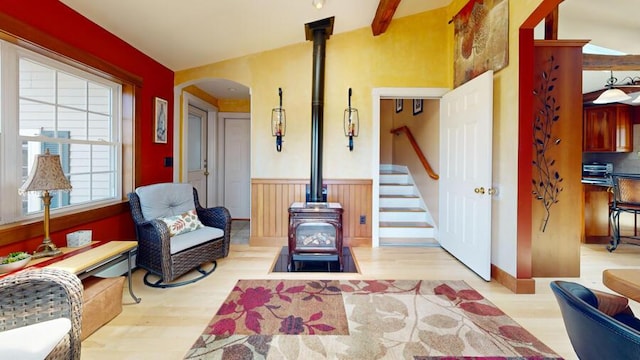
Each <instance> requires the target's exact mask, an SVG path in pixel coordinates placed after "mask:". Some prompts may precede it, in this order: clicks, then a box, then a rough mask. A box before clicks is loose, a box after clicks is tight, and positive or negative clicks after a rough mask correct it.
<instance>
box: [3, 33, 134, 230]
mask: <svg viewBox="0 0 640 360" xmlns="http://www.w3.org/2000/svg"><path fill="white" fill-rule="evenodd" d="M20 58H26V59H29V60H32V61H35V62H38V63H41V64H43V65H46V66H50V67H52V68H55V69H56V70H59V71H63V72H66V73H69V74H71V75H74V76H78V77H81V78H83V79H86V80H89V81H92V82H96V83H100V84H103V85H106V86H109V87H111V88H112V89H113V93H112V104H111V106H112V109H111V113H112V129H111V132H112V134H113V140H112V141H111V142H105V143H100V144H101V145H107V144H112V145H114V157H115V159H114V161H115V176H114V181H115V188H114V189H113V197H112V198H108V199H102V200H97V201H96V200H94V201H88V202H84V203H81V204H74V205H68V206H64V207H63V208H59V209H57V208H56V209H51V214H52V216H57V215H63V214H72V213H77V212H81V211H84V210H88V209H93V208H96V207H99V206H105V205H110V204H116V203H119V202H121V194H122V187H123V184H122V180H123V179H122V171H123V170H122V156H123V145H122V85H121V84H118V83H116V82H113V81H112V80H110V79H106V78H103V77H100V76H97V75H95V74H93V73H89V72H87V71H85V70H83V68H86V66H85V65H82V64H80V63H78V64H77V65H78V66H77V67H76V66H72V65H69V64H67V63H63V62H60V61H57V60H55V59H53V58H50V57H47V56H44V55H41V54H38V53H35V52H33V51H31V50H27V49H25V48H22V47H20V46H17V45H14V44H11V43H8V42H6V41H3V40H0V203H2V206H1V207H0V224H9V223H13V222H17V221H21V220H28V219H32V218H40V217H41V216H42V213H41V212H36V213H32V214H29V215H23V214H22V200H23V199H22V196H21V195H19V194H18V188H19V187H20V186H21V185H22V183H21V181H22V178H21V176H22V174H21V166H20V164H22V141H23V140H25V139H28V140H33V141H42V140H43V139H42V138H40V137H24V136H19V121H18V117H19V61H20ZM12 120H13V121H12ZM65 141H70V142H71V143H81V144H87V143H90V141H85V140H82V141H80V140H65ZM29 162H31V160H29ZM72 191H73V190H72ZM25 196H27V195H25Z"/></svg>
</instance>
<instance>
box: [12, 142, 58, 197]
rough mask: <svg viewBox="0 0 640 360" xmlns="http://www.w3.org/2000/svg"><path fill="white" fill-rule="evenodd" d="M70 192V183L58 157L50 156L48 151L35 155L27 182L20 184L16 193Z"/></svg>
mask: <svg viewBox="0 0 640 360" xmlns="http://www.w3.org/2000/svg"><path fill="white" fill-rule="evenodd" d="M49 190H67V191H69V190H71V183H70V182H69V179H67V177H66V176H64V172H63V171H62V164H61V163H60V155H51V154H50V153H49V150H47V151H46V152H45V153H44V154H40V155H36V160H35V164H34V166H33V168H32V169H31V173H29V177H28V178H27V181H25V182H24V184H22V186H21V187H20V189H18V193H20V194H24V193H26V192H29V191H49Z"/></svg>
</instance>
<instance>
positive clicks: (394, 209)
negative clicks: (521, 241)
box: [380, 207, 427, 212]
mask: <svg viewBox="0 0 640 360" xmlns="http://www.w3.org/2000/svg"><path fill="white" fill-rule="evenodd" d="M380 212H427V211H426V210H425V209H423V208H419V207H383V208H380Z"/></svg>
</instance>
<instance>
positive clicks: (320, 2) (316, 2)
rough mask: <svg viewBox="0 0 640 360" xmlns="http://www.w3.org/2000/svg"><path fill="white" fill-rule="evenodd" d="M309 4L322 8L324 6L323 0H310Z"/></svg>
mask: <svg viewBox="0 0 640 360" xmlns="http://www.w3.org/2000/svg"><path fill="white" fill-rule="evenodd" d="M311 4H312V5H313V7H314V8H316V9H322V7H323V6H324V0H311Z"/></svg>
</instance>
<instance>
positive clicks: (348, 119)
mask: <svg viewBox="0 0 640 360" xmlns="http://www.w3.org/2000/svg"><path fill="white" fill-rule="evenodd" d="M359 128H360V119H359V117H358V109H356V108H352V107H351V88H349V107H348V108H346V109H345V110H344V136H347V137H349V145H348V148H349V151H353V138H354V137H356V136H358V131H359Z"/></svg>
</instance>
